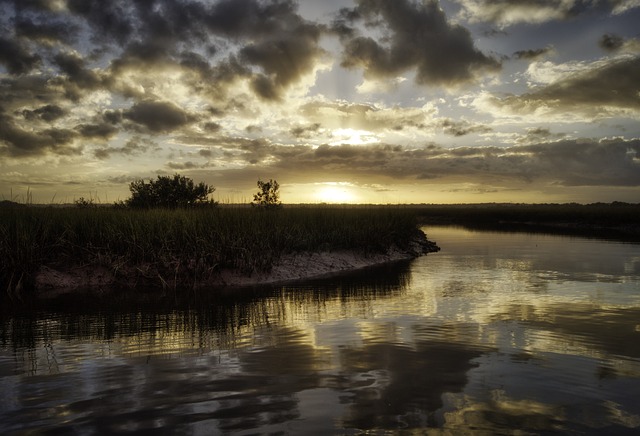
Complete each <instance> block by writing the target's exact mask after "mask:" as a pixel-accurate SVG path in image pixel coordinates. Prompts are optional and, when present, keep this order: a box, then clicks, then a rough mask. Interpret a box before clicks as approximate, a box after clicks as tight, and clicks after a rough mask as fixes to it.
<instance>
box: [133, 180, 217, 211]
mask: <svg viewBox="0 0 640 436" xmlns="http://www.w3.org/2000/svg"><path fill="white" fill-rule="evenodd" d="M129 190H130V191H131V198H129V199H128V200H127V201H126V205H127V206H129V207H132V208H152V207H164V208H169V209H176V208H182V207H193V206H197V205H205V204H209V205H215V204H216V202H215V201H213V200H209V198H208V197H209V194H212V193H213V192H214V191H215V190H216V188H214V187H212V186H209V185H206V184H205V183H203V182H200V183H198V184H197V185H196V184H195V183H194V182H193V180H191V179H190V178H188V177H185V176H181V175H179V174H174V175H173V177H172V176H158V179H157V180H155V181H154V180H151V179H149V182H148V183H147V182H145V181H144V180H143V179H139V180H135V181H133V182H131V183H130V184H129Z"/></svg>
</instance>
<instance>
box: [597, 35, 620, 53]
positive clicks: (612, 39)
mask: <svg viewBox="0 0 640 436" xmlns="http://www.w3.org/2000/svg"><path fill="white" fill-rule="evenodd" d="M598 44H599V45H600V47H601V48H603V49H605V50H607V51H617V50H619V49H621V48H622V46H623V45H624V39H623V38H622V37H621V36H619V35H615V34H612V33H605V34H604V35H602V37H601V38H600V40H599V41H598Z"/></svg>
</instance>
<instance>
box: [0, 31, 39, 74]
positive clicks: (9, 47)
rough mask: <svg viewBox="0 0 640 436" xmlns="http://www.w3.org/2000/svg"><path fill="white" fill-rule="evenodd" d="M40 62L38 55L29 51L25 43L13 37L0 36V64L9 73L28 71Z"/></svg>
mask: <svg viewBox="0 0 640 436" xmlns="http://www.w3.org/2000/svg"><path fill="white" fill-rule="evenodd" d="M40 63H41V58H40V56H39V55H38V54H33V53H31V52H30V51H29V49H28V48H27V47H26V45H24V44H22V43H21V42H19V41H17V40H15V39H8V38H5V37H0V64H2V65H4V66H5V68H6V69H7V71H8V72H9V74H13V75H20V74H26V73H29V72H30V71H31V70H33V69H35V68H36V67H38V66H39V65H40Z"/></svg>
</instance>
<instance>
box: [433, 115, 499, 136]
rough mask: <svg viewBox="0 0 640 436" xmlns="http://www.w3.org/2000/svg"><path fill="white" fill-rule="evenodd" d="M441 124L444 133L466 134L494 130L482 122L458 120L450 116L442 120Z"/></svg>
mask: <svg viewBox="0 0 640 436" xmlns="http://www.w3.org/2000/svg"><path fill="white" fill-rule="evenodd" d="M440 124H441V126H442V129H443V131H444V133H446V134H447V135H452V136H465V135H469V134H472V133H488V132H491V131H492V130H493V129H492V128H491V127H489V126H485V125H482V124H474V123H470V122H469V121H464V120H463V121H456V120H452V119H448V118H447V119H444V120H442V121H441V123H440Z"/></svg>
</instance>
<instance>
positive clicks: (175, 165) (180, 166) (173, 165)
mask: <svg viewBox="0 0 640 436" xmlns="http://www.w3.org/2000/svg"><path fill="white" fill-rule="evenodd" d="M201 167H202V165H200V164H197V163H194V162H191V161H187V162H167V168H169V169H172V170H176V171H179V170H192V169H196V168H201Z"/></svg>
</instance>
